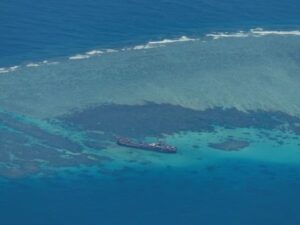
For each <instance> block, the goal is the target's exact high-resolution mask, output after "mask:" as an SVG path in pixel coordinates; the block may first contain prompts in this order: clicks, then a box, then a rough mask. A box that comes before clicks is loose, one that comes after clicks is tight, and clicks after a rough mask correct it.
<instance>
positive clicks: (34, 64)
mask: <svg viewBox="0 0 300 225" xmlns="http://www.w3.org/2000/svg"><path fill="white" fill-rule="evenodd" d="M38 66H40V64H38V63H28V64H27V65H26V67H38Z"/></svg>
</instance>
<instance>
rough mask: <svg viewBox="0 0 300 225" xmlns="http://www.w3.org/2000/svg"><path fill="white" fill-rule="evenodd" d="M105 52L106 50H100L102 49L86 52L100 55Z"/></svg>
mask: <svg viewBox="0 0 300 225" xmlns="http://www.w3.org/2000/svg"><path fill="white" fill-rule="evenodd" d="M103 53H104V52H103V51H100V50H92V51H89V52H86V54H87V55H100V54H103Z"/></svg>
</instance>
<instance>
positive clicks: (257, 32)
mask: <svg viewBox="0 0 300 225" xmlns="http://www.w3.org/2000/svg"><path fill="white" fill-rule="evenodd" d="M267 35H282V36H300V30H290V31H281V30H264V29H263V28H254V29H250V30H249V31H238V32H215V33H210V34H206V35H204V36H202V37H199V38H191V37H187V36H181V37H179V38H175V39H163V40H158V41H149V42H147V43H145V44H140V45H136V46H133V47H125V48H121V49H102V50H97V49H94V50H90V51H87V52H85V53H80V54H76V55H73V56H70V57H68V59H69V60H82V59H89V58H91V57H95V56H99V55H102V54H110V53H115V52H119V51H132V50H146V49H151V48H158V47H165V46H167V45H169V44H173V43H178V42H190V41H201V42H203V43H205V42H207V41H208V40H207V39H205V38H204V37H208V38H212V39H213V40H217V39H222V38H247V37H263V36H267ZM42 64H44V65H55V64H59V62H57V61H52V62H49V61H48V60H44V61H41V62H32V63H28V64H26V65H25V67H31V68H33V67H39V66H41V65H42ZM20 67H24V65H19V66H12V67H8V68H0V73H2V74H4V73H9V72H13V71H15V70H17V69H19V68H20Z"/></svg>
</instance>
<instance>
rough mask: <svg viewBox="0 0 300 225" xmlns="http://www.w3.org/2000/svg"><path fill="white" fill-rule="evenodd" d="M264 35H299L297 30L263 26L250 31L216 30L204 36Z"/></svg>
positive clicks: (236, 36) (216, 37)
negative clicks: (231, 31)
mask: <svg viewBox="0 0 300 225" xmlns="http://www.w3.org/2000/svg"><path fill="white" fill-rule="evenodd" d="M266 35H284V36H300V31H299V30H292V31H277V30H264V29H263V28H255V29H250V31H239V32H233V33H230V32H217V33H211V34H207V35H206V37H211V38H213V39H214V40H217V39H221V38H246V37H261V36H266Z"/></svg>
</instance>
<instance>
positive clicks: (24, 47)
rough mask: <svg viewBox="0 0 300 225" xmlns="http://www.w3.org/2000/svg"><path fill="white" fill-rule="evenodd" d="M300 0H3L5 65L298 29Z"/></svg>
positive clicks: (0, 39) (0, 26)
mask: <svg viewBox="0 0 300 225" xmlns="http://www.w3.org/2000/svg"><path fill="white" fill-rule="evenodd" d="M299 4H300V3H299V1H297V0H288V1H277V0H269V1H260V0H254V1H245V0H243V1H238V0H226V1H217V0H186V1H177V0H165V1H161V0H154V1H148V0H142V1H137V0H128V1H127V0H126V1H123V0H111V1H103V0H88V1H84V2H83V1H79V0H78V1H71V0H66V1H59V0H53V1H47V0H42V1H20V0H3V1H1V2H0V34H1V35H0V49H1V52H0V57H1V61H0V66H6V65H14V64H16V63H17V64H18V63H19V62H24V61H30V60H41V59H48V58H51V57H58V56H65V55H69V54H74V53H78V52H82V51H86V50H89V49H93V48H95V47H102V48H103V47H104V48H113V47H115V46H118V47H124V46H128V45H130V44H136V43H144V42H147V41H149V40H160V39H162V38H170V37H179V36H182V35H189V36H192V35H199V34H205V33H210V32H215V31H228V30H230V31H238V30H241V29H242V30H248V29H249V28H255V27H263V28H265V29H270V28H275V29H276V28H277V29H295V28H296V29H297V28H299V21H300V19H299V7H300V6H299Z"/></svg>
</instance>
